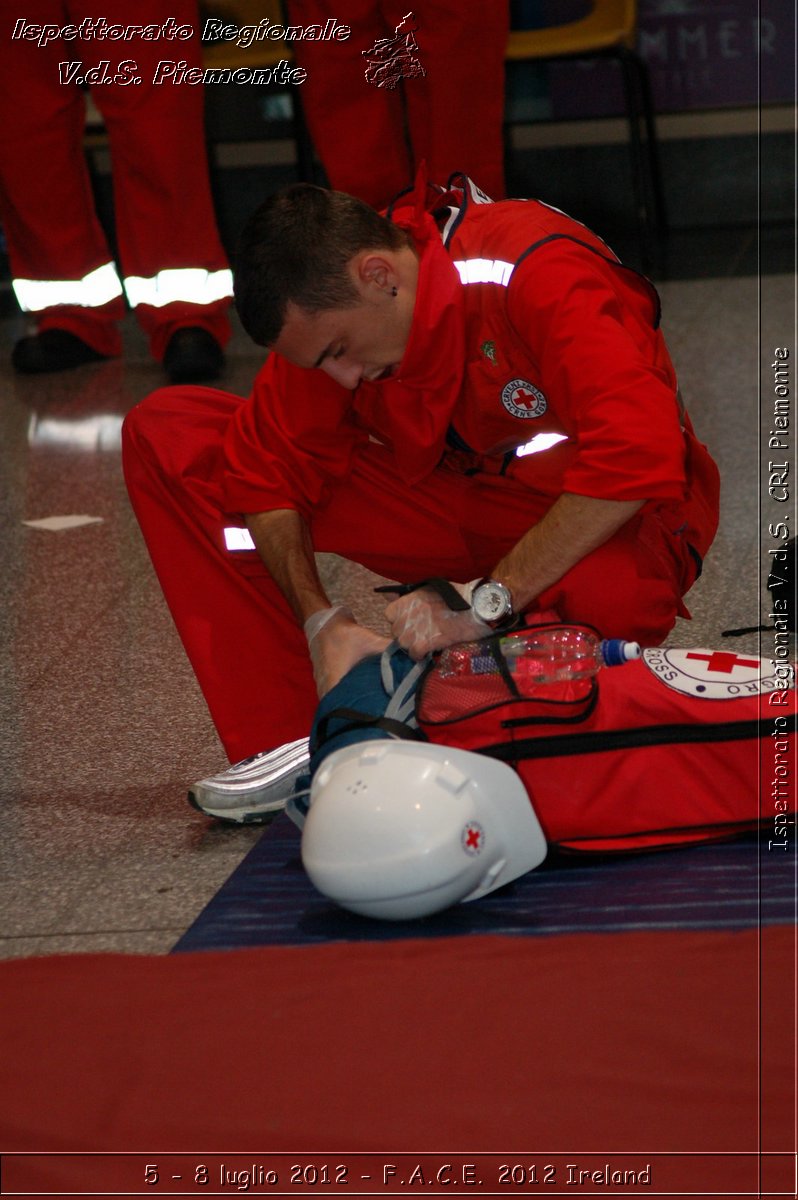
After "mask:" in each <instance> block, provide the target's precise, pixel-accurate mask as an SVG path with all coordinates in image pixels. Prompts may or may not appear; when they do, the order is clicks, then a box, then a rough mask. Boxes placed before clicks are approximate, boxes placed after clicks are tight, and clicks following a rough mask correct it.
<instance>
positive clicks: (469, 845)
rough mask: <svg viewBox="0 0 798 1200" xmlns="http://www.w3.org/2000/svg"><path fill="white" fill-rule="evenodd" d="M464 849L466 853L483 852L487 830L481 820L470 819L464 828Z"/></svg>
mask: <svg viewBox="0 0 798 1200" xmlns="http://www.w3.org/2000/svg"><path fill="white" fill-rule="evenodd" d="M462 843H463V849H464V850H465V852H466V854H472V855H473V854H481V853H482V850H483V847H484V845H485V830H484V829H483V828H482V826H481V825H480V823H479V821H469V822H468V824H467V825H466V826H465V827H464V828H463V836H462Z"/></svg>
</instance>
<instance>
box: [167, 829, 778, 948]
mask: <svg viewBox="0 0 798 1200" xmlns="http://www.w3.org/2000/svg"><path fill="white" fill-rule="evenodd" d="M766 838H767V835H766V834H765V835H763V840H762V842H761V844H760V842H759V839H757V837H756V836H753V837H751V838H747V839H744V840H741V841H737V842H731V843H721V844H715V845H709V846H698V847H693V848H691V849H688V850H675V851H663V852H660V853H656V854H645V855H638V856H630V857H624V858H613V859H607V858H603V859H590V860H586V859H585V858H565V857H560V858H557V859H553V860H550V861H549V860H547V862H546V863H545V864H544V865H543V866H542V867H540V868H539V869H538V870H537V871H533V872H531V873H530V874H528V875H526V876H524V877H523V878H521V879H519V880H516V882H515V883H512V884H510V885H508V886H507V887H506V888H502V889H501V890H500V891H498V892H494V893H493V894H492V895H490V896H487V897H486V898H485V899H484V900H479V901H476V902H474V903H471V904H461V905H458V906H457V907H455V908H452V909H449V910H448V911H447V912H444V913H439V914H436V915H435V916H433V917H427V918H425V919H424V920H421V921H402V922H387V921H375V920H371V919H369V918H367V917H358V916H355V915H354V914H352V913H347V912H344V911H343V910H342V909H339V908H337V907H336V906H335V905H333V904H332V903H331V902H330V901H328V900H326V899H325V898H324V897H323V896H321V895H320V894H319V893H318V892H317V891H316V890H315V888H314V887H313V885H312V884H311V883H310V881H309V880H308V878H307V876H306V875H305V872H304V870H303V868H302V863H301V860H300V855H299V844H300V835H299V830H298V829H296V827H295V826H294V825H293V824H292V823H291V821H289V820H288V818H287V817H286V816H285V815H284V814H281V815H280V816H278V817H277V819H276V820H275V821H273V822H272V824H271V825H270V826H268V828H267V829H266V830H265V831H264V835H263V837H262V838H261V839H260V841H259V842H258V843H257V844H256V845H255V846H254V847H253V849H252V850H251V851H250V853H249V854H248V855H247V857H246V858H245V859H244V861H243V862H242V863H241V865H240V866H239V867H238V868H237V869H236V871H234V872H233V874H232V875H231V877H230V879H229V880H228V881H227V883H225V884H224V886H223V887H222V888H221V889H220V890H219V892H218V893H217V894H216V895H215V896H214V897H213V899H212V900H211V902H210V903H209V904H208V905H207V907H206V908H205V909H204V910H203V912H202V913H200V915H199V917H198V918H197V920H196V921H195V922H194V924H193V925H192V926H191V927H190V929H188V931H187V932H186V933H185V934H184V936H183V937H182V938H181V939H180V941H179V942H178V943H177V945H176V946H175V948H174V950H175V951H176V952H180V951H193V950H220V949H233V948H234V947H242V946H273V945H296V946H299V945H311V944H314V943H320V942H324V943H326V942H331V941H351V942H354V941H383V940H386V939H390V938H408V937H416V938H417V937H453V936H456V935H460V934H463V935H465V934H471V933H492V934H517V935H519V936H530V935H552V934H565V933H618V932H621V931H623V930H640V929H649V930H657V929H685V930H691V929H745V928H750V927H752V926H757V925H763V924H788V923H792V922H794V921H795V920H796V915H797V913H796V904H797V897H798V887H797V886H796V884H797V877H796V871H797V870H798V859H797V858H796V851H795V840H794V839H793V840H792V841H791V843H790V849H788V850H787V851H784V850H777V849H773V850H769V849H768V846H767V840H766Z"/></svg>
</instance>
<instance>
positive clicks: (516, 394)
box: [502, 379, 549, 421]
mask: <svg viewBox="0 0 798 1200" xmlns="http://www.w3.org/2000/svg"><path fill="white" fill-rule="evenodd" d="M502 404H503V405H504V407H505V408H506V409H507V411H508V413H512V415H513V416H514V417H519V418H520V419H521V420H522V421H528V420H529V419H530V418H531V417H542V416H543V414H544V412H545V411H546V409H547V408H548V407H549V406H548V403H547V402H546V397H545V396H544V395H543V393H542V392H541V391H540V389H539V388H536V387H535V385H534V384H533V383H530V382H529V380H527V379H511V380H510V382H509V383H508V384H506V385H505V387H503V388H502Z"/></svg>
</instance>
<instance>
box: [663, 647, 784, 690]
mask: <svg viewBox="0 0 798 1200" xmlns="http://www.w3.org/2000/svg"><path fill="white" fill-rule="evenodd" d="M643 662H644V663H645V664H646V666H647V667H648V669H649V671H652V672H653V673H654V674H655V675H656V676H657V678H658V679H659V680H660V681H661V682H662V683H664V684H666V685H667V686H668V687H670V688H673V689H674V691H677V692H681V693H682V694H683V695H685V696H696V697H698V698H699V699H703V700H733V699H735V697H738V696H756V695H759V694H760V693H762V692H772V691H774V690H775V689H776V688H777V687H784V682H783V680H778V679H777V678H776V672H775V669H774V664H773V662H771V660H770V659H768V658H758V657H757V656H756V655H754V654H736V653H735V652H734V651H731V650H705V649H703V648H699V649H694V650H673V649H669V648H668V649H666V648H662V647H659V646H658V647H656V648H654V649H649V650H644V651H643Z"/></svg>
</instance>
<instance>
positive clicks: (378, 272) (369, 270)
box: [272, 252, 416, 390]
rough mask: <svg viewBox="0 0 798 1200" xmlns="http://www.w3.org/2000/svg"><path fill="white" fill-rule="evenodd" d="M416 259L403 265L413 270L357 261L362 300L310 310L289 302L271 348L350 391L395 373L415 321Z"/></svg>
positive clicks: (356, 276) (355, 278) (354, 274)
mask: <svg viewBox="0 0 798 1200" xmlns="http://www.w3.org/2000/svg"><path fill="white" fill-rule="evenodd" d="M410 253H411V255H412V252H410ZM415 262H416V260H415V256H414V255H413V256H412V262H409V261H408V262H407V263H406V264H403V266H404V265H407V266H408V267H409V268H410V270H409V272H407V271H405V270H404V269H403V266H402V267H398V268H396V267H395V265H391V264H390V263H388V265H387V266H386V260H385V258H384V257H382V256H374V255H372V256H370V257H369V258H366V259H364V261H363V262H362V263H355V264H353V265H352V277H353V282H354V284H355V287H356V289H357V292H358V295H359V297H360V299H359V301H358V303H356V304H355V305H354V306H353V307H351V308H332V309H326V310H325V311H323V312H320V313H312V314H311V313H307V312H305V311H303V310H302V309H301V308H298V307H297V306H296V305H295V304H289V306H288V310H287V313H286V319H285V323H284V325H283V328H282V329H281V331H280V336H279V337H278V339H277V341H276V342H275V343H274V345H273V346H272V349H273V350H276V351H277V352H278V354H281V355H282V356H283V357H284V358H287V359H288V361H289V362H292V363H294V364H295V365H296V366H298V367H305V368H308V369H311V368H314V367H316V368H319V369H320V370H322V371H325V372H326V374H327V375H329V376H330V377H331V378H332V379H334V380H335V381H336V383H340V384H341V385H342V386H343V387H345V388H349V389H351V390H354V389H355V388H356V387H357V386H358V384H359V383H360V382H361V380H368V381H371V382H379V381H381V380H384V379H389V378H391V377H392V376H394V375H396V373H397V371H398V369H399V364H400V363H401V361H402V358H403V356H404V352H405V348H406V346H407V342H408V339H409V337H410V327H411V325H412V322H413V306H414V304H415V282H416V274H415V272H414V270H413V265H414V264H415ZM375 264H376V265H375ZM394 287H395V288H396V295H394V294H393V289H394Z"/></svg>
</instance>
